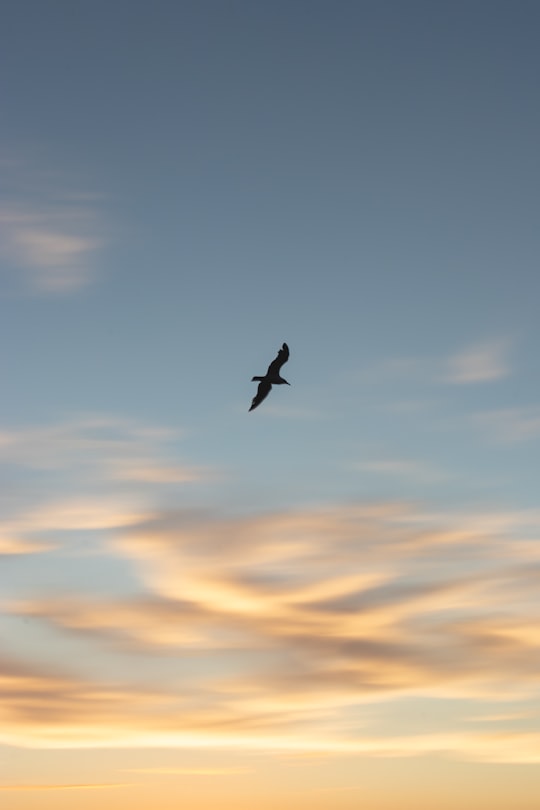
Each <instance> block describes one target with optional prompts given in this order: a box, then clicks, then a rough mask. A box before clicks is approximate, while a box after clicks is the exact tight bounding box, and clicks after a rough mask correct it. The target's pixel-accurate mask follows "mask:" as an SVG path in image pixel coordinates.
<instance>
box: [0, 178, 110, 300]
mask: <svg viewBox="0 0 540 810" xmlns="http://www.w3.org/2000/svg"><path fill="white" fill-rule="evenodd" d="M7 177H9V179H10V184H9V185H10V188H11V189H12V190H11V192H10V194H3V195H2V194H1V193H0V255H1V256H2V258H3V260H4V264H5V265H6V266H7V267H8V268H9V267H10V266H11V268H12V272H18V273H19V274H20V273H21V272H22V274H23V279H24V284H25V286H26V288H27V289H28V290H29V291H31V292H33V293H38V294H39V293H48V294H55V293H57V294H58V293H70V292H74V291H76V290H79V289H81V288H82V287H85V286H86V285H87V284H89V283H90V282H91V281H93V279H94V278H95V275H96V270H97V256H98V251H99V250H100V249H101V248H102V247H103V246H104V244H105V241H106V240H105V238H104V234H103V226H102V224H101V223H100V222H99V216H98V208H97V200H96V195H94V194H91V193H88V192H84V191H65V190H62V188H60V187H59V183H60V181H59V180H58V179H57V178H55V177H54V176H53V175H52V174H50V173H49V174H47V175H46V176H44V173H43V172H40V171H39V170H36V171H35V172H34V173H32V172H31V171H30V170H29V169H28V167H26V166H24V165H21V164H10V163H8V164H6V163H4V164H3V165H2V164H0V179H2V178H3V179H4V180H6V178H7ZM5 185H6V184H5ZM6 272H7V271H6Z"/></svg>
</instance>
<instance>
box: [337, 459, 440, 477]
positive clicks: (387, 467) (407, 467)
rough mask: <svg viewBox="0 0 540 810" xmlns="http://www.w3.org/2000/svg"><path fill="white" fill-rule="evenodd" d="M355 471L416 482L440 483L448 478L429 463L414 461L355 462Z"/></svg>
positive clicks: (380, 460) (382, 460)
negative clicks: (435, 481)
mask: <svg viewBox="0 0 540 810" xmlns="http://www.w3.org/2000/svg"><path fill="white" fill-rule="evenodd" d="M353 466H354V469H356V470H361V471H365V472H369V473H375V474H377V475H390V476H395V477H397V478H407V479H409V480H410V479H413V480H415V481H423V482H430V481H434V480H437V481H440V480H441V479H443V478H445V477H446V476H445V475H444V473H442V472H441V471H440V470H439V469H437V468H436V467H434V466H433V465H431V464H428V463H427V462H422V461H413V460H412V459H396V458H394V459H389V458H387V459H378V460H373V461H358V462H354V465H353Z"/></svg>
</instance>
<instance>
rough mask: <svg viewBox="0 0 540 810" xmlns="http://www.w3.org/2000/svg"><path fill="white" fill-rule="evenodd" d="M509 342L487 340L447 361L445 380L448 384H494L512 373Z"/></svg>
mask: <svg viewBox="0 0 540 810" xmlns="http://www.w3.org/2000/svg"><path fill="white" fill-rule="evenodd" d="M508 351H509V343H508V341H507V340H487V341H484V342H482V343H477V344H476V345H473V346H470V347H468V348H467V349H465V350H464V351H462V352H460V353H458V354H455V355H454V356H453V357H450V358H449V359H448V361H447V369H446V372H445V373H444V375H443V379H444V381H445V382H448V383H455V384H457V385H464V384H469V383H482V382H493V381H494V380H500V379H501V378H502V377H506V376H507V375H508V374H509V373H510V368H509V365H508Z"/></svg>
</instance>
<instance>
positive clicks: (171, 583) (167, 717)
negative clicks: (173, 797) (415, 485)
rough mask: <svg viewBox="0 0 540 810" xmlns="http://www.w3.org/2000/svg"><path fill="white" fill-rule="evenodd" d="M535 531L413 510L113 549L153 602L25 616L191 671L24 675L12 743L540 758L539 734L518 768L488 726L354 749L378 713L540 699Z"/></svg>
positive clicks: (523, 517) (199, 527)
mask: <svg viewBox="0 0 540 810" xmlns="http://www.w3.org/2000/svg"><path fill="white" fill-rule="evenodd" d="M531 526H536V529H537V530H538V529H540V518H539V516H538V515H537V514H536V515H535V514H532V513H527V514H521V513H504V512H502V513H493V514H491V515H490V514H487V515H480V514H478V515H461V516H456V515H453V516H446V517H445V516H443V515H439V516H438V517H435V516H434V515H430V514H429V513H423V512H419V511H418V510H416V509H414V508H412V507H410V506H405V505H403V504H402V505H400V504H393V505H384V504H379V505H376V506H375V505H365V506H361V505H358V506H335V507H328V508H325V509H313V510H303V511H293V512H284V513H275V514H261V515H251V516H249V517H234V516H230V517H227V516H224V515H221V516H220V515H216V514H212V513H206V512H193V511H177V512H161V513H159V512H158V513H156V514H155V515H154V516H153V517H151V518H150V519H145V520H144V521H142V522H140V523H138V524H134V525H132V526H127V527H124V528H121V529H118V530H116V531H115V532H114V534H113V535H112V536H111V543H112V550H113V551H114V553H118V552H120V553H122V554H123V555H125V556H126V557H127V558H128V559H129V560H130V562H131V564H132V565H135V566H136V571H137V572H138V575H139V577H140V580H141V586H142V587H143V588H144V592H143V593H141V594H140V595H133V596H131V597H130V598H129V599H127V598H116V599H111V598H108V599H103V598H99V599H98V598H92V597H90V596H87V597H82V596H79V595H76V594H72V595H71V596H69V597H67V596H66V595H62V594H58V593H55V594H51V595H50V596H45V595H41V596H40V597H34V598H32V597H27V598H25V599H18V600H15V599H14V600H12V601H11V605H10V608H9V610H10V612H11V614H12V615H18V616H22V617H27V618H29V617H31V618H32V623H35V622H45V623H46V624H47V625H48V626H49V627H50V628H53V629H54V630H55V631H56V632H62V631H65V632H67V633H68V636H67V638H69V637H70V636H72V637H73V639H74V640H76V641H77V644H80V643H82V642H84V641H86V643H88V644H89V645H91V647H92V649H93V650H94V654H95V652H96V651H98V650H99V647H100V645H106V647H107V649H109V650H111V649H114V650H115V651H116V654H117V655H120V656H122V655H125V656H131V655H136V656H142V658H143V659H144V658H148V659H151V660H154V661H156V660H159V659H161V660H162V661H163V662H164V663H163V666H164V667H165V668H166V667H167V665H166V663H165V662H166V661H167V660H168V659H170V660H171V661H172V660H175V661H177V660H178V659H179V658H181V659H183V660H184V661H185V666H184V667H182V668H181V670H178V668H177V667H175V677H174V679H173V680H171V679H169V678H165V677H163V675H161V677H159V678H157V679H156V680H152V679H150V681H149V682H148V683H147V684H146V685H144V687H143V686H141V683H140V681H139V680H138V679H137V678H136V677H135V678H134V679H130V678H129V677H127V678H126V679H125V680H124V682H123V683H118V681H116V682H115V683H112V682H107V680H106V679H105V680H102V681H101V682H97V681H96V682H90V681H89V682H84V681H80V680H74V679H73V678H71V679H70V678H67V679H66V678H64V685H63V686H62V689H61V690H59V689H58V687H57V685H56V680H57V676H56V679H55V678H52V676H50V675H48V676H46V677H45V675H43V676H41V678H40V676H39V674H37V675H35V676H31V675H29V674H28V673H26V674H24V673H17V671H15V670H14V669H13V668H12V672H11V679H10V687H9V689H10V692H9V693H5V696H6V700H4V701H0V705H3V706H4V709H3V716H2V724H1V727H2V729H3V735H4V736H3V738H4V739H5V740H6V741H10V740H11V741H14V740H15V741H16V740H19V741H20V742H23V741H26V743H25V744H30V743H32V744H37V743H39V744H44V745H56V744H67V743H69V744H75V745H89V744H90V745H92V744H97V743H98V741H99V742H100V744H109V743H111V744H112V742H113V741H115V742H116V743H118V744H120V743H122V744H123V743H124V742H126V744H130V745H190V746H191V745H195V746H200V745H204V746H207V745H226V746H231V747H249V748H274V749H277V750H291V751H302V750H303V751H311V750H331V751H338V752H349V753H352V752H355V751H362V752H365V753H367V754H370V755H373V756H405V755H406V756H411V755H423V754H426V753H433V752H442V753H447V754H449V755H451V756H461V757H466V758H473V759H485V760H486V761H524V762H528V761H540V760H539V759H538V757H539V755H538V750H540V749H538V748H537V747H535V746H537V743H538V739H537V735H536V736H535V735H534V734H530V733H529V732H528V731H527V730H526V729H513V730H512V734H513V735H514V738H515V746H514V744H513V743H512V745H511V746H510V748H511V751H510V753H509V752H508V750H507V748H508V746H504V745H502V743H501V738H500V734H498V729H496V731H494V732H493V734H485V733H481V734H480V733H478V732H476V731H474V730H471V728H470V723H469V720H468V715H469V712H467V713H466V716H464V717H463V721H462V723H461V724H459V723H457V724H456V723H455V722H451V723H449V724H448V726H447V728H446V729H443V730H442V731H441V732H440V733H439V734H437V735H434V734H432V733H427V732H426V733H424V734H418V733H417V734H415V735H411V734H409V735H407V734H404V736H403V738H392V739H388V738H384V737H383V738H381V736H380V733H373V734H370V733H369V731H368V730H366V729H363V733H362V734H360V733H359V732H360V728H358V729H357V730H356V733H355V735H354V739H351V736H350V735H351V716H354V711H355V709H357V708H358V707H360V706H366V705H369V706H376V705H385V703H386V702H387V701H389V700H391V701H394V702H395V701H407V700H409V699H413V698H419V697H421V696H429V697H430V698H431V699H435V698H437V699H439V700H441V701H456V700H464V701H469V700H470V699H471V698H473V699H476V700H478V699H481V700H482V701H484V703H485V705H486V707H489V711H490V713H491V714H495V713H496V709H497V706H498V705H504V707H505V711H508V702H509V701H511V700H514V701H516V702H517V703H516V705H519V703H520V702H522V701H527V700H532V699H534V698H535V696H538V695H539V694H540V681H539V678H538V660H539V658H538V657H539V655H540V636H539V634H538V632H537V631H536V627H537V626H538V622H539V621H540V614H539V612H538V601H537V596H536V594H537V579H536V578H535V577H533V576H531V571H532V569H533V568H534V566H537V565H538V561H539V556H538V552H537V551H535V550H534V549H531V548H529V546H527V544H526V543H525V544H524V545H521V546H520V533H522V531H523V530H524V529H525V536H526V537H528V536H529V531H530V527H531ZM516 549H517V550H518V551H520V555H521V557H520V558H519V564H518V557H516V553H515V552H516ZM527 549H529V551H527ZM525 563H527V564H525ZM503 605H506V606H508V607H507V608H506V609H505V610H503V609H502V607H501V606H503ZM98 657H99V654H98ZM29 678H30V680H29ZM13 679H15V680H13ZM19 679H22V680H21V681H20V683H21V686H20V687H18V686H17V683H18V682H19ZM1 684H2V681H1V679H0V686H1ZM23 684H24V687H23ZM32 684H34V685H32ZM0 697H1V689H0ZM351 713H352V715H351ZM53 718H54V723H53V722H52V719H53ZM362 725H364V724H362ZM507 731H508V728H507V727H506V728H505V733H506V732H507ZM364 732H365V733H364ZM374 732H375V730H374ZM496 732H497V733H496ZM314 738H315V739H316V740H318V742H314ZM32 741H33V742H32ZM507 742H508V740H507Z"/></svg>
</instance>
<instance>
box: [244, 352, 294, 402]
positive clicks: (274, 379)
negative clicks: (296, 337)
mask: <svg viewBox="0 0 540 810" xmlns="http://www.w3.org/2000/svg"><path fill="white" fill-rule="evenodd" d="M288 359H289V347H288V346H287V344H286V343H284V344H283V346H282V347H281V349H280V350H279V352H278V353H277V357H276V358H275V360H272V362H271V363H270V365H269V366H268V371H267V372H266V374H265V376H264V377H252V378H251V382H258V383H259V387H258V388H257V393H256V394H255V396H254V397H253V400H252V402H251V408H250V409H249V410H250V411H252V410H253V409H254V408H256V407H257V405H260V404H261V402H262V401H263V399H266V397H267V396H268V394H269V393H270V391H271V390H272V386H273V385H290V383H288V382H287V380H284V379H283V377H281V376H280V373H279V372H280V370H281V366H282V365H283V364H284V363H286V362H287V360H288Z"/></svg>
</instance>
